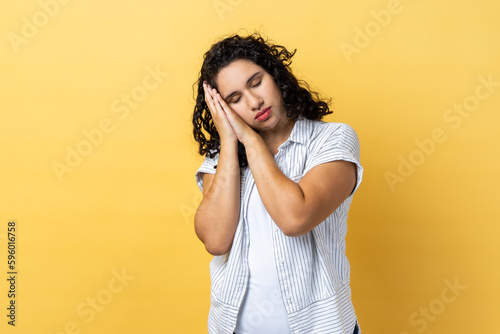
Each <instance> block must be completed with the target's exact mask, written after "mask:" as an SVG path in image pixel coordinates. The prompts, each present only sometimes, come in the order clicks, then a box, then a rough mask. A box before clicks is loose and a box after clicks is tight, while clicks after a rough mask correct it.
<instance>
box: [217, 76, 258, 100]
mask: <svg viewBox="0 0 500 334" xmlns="http://www.w3.org/2000/svg"><path fill="white" fill-rule="evenodd" d="M260 73H261V71H259V72H256V73H254V74H253V75H252V76H251V77H250V78H248V80H247V83H246V84H247V85H248V84H249V83H250V82H251V81H252V80H253V79H254V78H255V77H256V76H257V75H259V74H260ZM237 93H238V91H234V92H232V93H231V94H229V95H228V96H226V97H225V98H224V101H227V100H228V99H229V98H231V97H232V96H233V95H234V94H237Z"/></svg>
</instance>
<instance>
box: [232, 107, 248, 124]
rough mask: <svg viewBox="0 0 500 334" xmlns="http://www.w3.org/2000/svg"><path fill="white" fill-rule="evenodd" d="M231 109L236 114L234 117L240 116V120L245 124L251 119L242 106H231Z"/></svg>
mask: <svg viewBox="0 0 500 334" xmlns="http://www.w3.org/2000/svg"><path fill="white" fill-rule="evenodd" d="M232 109H233V111H234V112H235V113H236V115H238V116H240V118H241V119H243V120H244V121H245V123H248V122H249V120H250V119H251V117H250V116H251V115H249V112H248V110H247V109H245V108H244V107H243V106H240V105H238V106H233V107H232ZM249 117H250V118H249Z"/></svg>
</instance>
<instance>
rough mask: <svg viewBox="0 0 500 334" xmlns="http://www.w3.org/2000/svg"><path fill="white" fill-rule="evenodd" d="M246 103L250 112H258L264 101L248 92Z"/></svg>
mask: <svg viewBox="0 0 500 334" xmlns="http://www.w3.org/2000/svg"><path fill="white" fill-rule="evenodd" d="M247 101H248V107H249V108H250V109H252V110H260V109H261V107H262V104H263V103H264V100H262V98H261V97H260V96H259V95H257V94H255V93H253V92H248V95H247Z"/></svg>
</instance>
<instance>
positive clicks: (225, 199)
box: [195, 143, 240, 255]
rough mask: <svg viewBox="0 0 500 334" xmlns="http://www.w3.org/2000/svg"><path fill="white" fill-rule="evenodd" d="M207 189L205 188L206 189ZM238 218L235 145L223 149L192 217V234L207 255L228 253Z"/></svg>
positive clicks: (237, 171) (236, 150)
mask: <svg viewBox="0 0 500 334" xmlns="http://www.w3.org/2000/svg"><path fill="white" fill-rule="evenodd" d="M205 186H206V185H205ZM239 214H240V168H239V163H238V148H237V143H230V144H228V145H222V147H221V150H220V153H219V160H218V165H217V169H216V172H215V175H214V178H213V181H212V184H211V185H210V188H209V189H208V191H207V192H204V194H203V200H202V201H201V203H200V205H199V207H198V210H197V211H196V214H195V230H196V234H197V235H198V237H199V238H200V240H201V241H202V242H203V243H204V244H205V247H206V249H207V251H208V252H209V253H211V254H213V255H222V254H224V253H226V252H227V251H229V249H230V248H231V244H232V241H233V237H234V233H235V231H236V227H237V225H238V220H239Z"/></svg>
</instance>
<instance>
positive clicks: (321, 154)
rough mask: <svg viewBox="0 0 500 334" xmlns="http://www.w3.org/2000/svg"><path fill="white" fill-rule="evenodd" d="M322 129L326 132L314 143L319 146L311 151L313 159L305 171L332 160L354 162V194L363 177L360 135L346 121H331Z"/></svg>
mask: <svg viewBox="0 0 500 334" xmlns="http://www.w3.org/2000/svg"><path fill="white" fill-rule="evenodd" d="M321 131H322V132H323V131H324V132H325V133H324V134H322V135H321V136H319V137H320V139H319V143H318V144H316V145H314V146H316V147H318V148H317V149H314V150H313V151H312V152H311V153H312V159H310V160H309V162H308V164H307V166H306V171H305V173H307V172H308V171H309V170H310V169H312V168H313V167H315V166H318V165H321V164H324V163H327V162H331V161H336V160H345V161H349V162H352V163H354V164H355V165H356V186H355V187H354V190H353V192H352V193H351V195H352V194H354V193H355V192H356V190H357V189H358V187H359V185H360V183H361V179H362V178H363V167H362V166H361V163H360V147H359V139H358V135H357V134H356V132H355V131H354V129H353V128H352V127H351V126H350V125H348V124H344V123H329V124H328V126H326V127H325V129H321ZM305 173H304V174H305Z"/></svg>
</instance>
